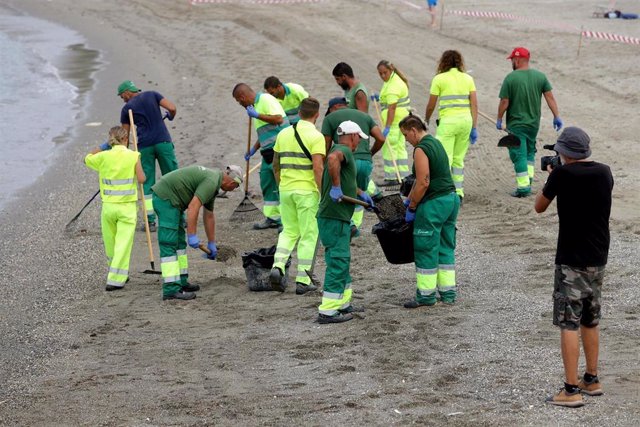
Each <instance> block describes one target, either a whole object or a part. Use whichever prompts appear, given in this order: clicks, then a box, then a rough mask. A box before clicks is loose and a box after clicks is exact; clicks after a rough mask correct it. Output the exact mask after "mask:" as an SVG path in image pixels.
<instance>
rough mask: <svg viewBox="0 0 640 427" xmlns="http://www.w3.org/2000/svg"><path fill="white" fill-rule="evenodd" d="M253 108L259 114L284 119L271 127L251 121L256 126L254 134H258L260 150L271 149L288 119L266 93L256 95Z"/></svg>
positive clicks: (274, 99)
mask: <svg viewBox="0 0 640 427" xmlns="http://www.w3.org/2000/svg"><path fill="white" fill-rule="evenodd" d="M253 107H254V108H255V109H256V111H257V112H258V113H259V114H265V115H267V116H282V117H283V118H284V121H283V122H282V124H280V125H272V124H270V123H267V122H265V121H262V120H259V119H254V120H253V121H254V123H255V126H256V132H257V133H258V142H260V150H265V149H268V148H271V147H272V146H273V144H275V142H276V136H278V133H279V132H280V131H281V130H282V129H284V128H286V127H287V126H289V119H287V115H286V114H285V112H284V109H283V108H282V105H280V103H279V102H278V100H277V99H276V98H275V97H274V96H271V95H269V94H268V93H258V94H256V100H255V102H254V104H253Z"/></svg>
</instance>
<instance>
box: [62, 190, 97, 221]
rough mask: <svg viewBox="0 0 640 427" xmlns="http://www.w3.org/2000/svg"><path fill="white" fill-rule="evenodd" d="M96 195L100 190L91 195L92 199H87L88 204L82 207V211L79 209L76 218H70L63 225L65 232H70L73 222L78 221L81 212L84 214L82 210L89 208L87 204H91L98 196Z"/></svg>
mask: <svg viewBox="0 0 640 427" xmlns="http://www.w3.org/2000/svg"><path fill="white" fill-rule="evenodd" d="M98 194H100V190H98V191H96V194H94V195H93V197H91V198H90V199H89V201H88V202H87V203H86V204H85V205H84V206H83V207H82V209H80V212H78V213H77V214H76V216H74V217H73V218H71V221H69V222H68V223H67V225H65V227H64V229H65V230H66V231H70V230H71V228H73V225H74V224H75V222H76V221H77V220H78V218H79V217H80V215H81V214H82V212H84V210H85V209H86V208H87V206H89V204H90V203H91V202H93V199H95V198H96V197H97V196H98Z"/></svg>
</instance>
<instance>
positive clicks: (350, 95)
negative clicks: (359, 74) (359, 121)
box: [332, 62, 369, 114]
mask: <svg viewBox="0 0 640 427" xmlns="http://www.w3.org/2000/svg"><path fill="white" fill-rule="evenodd" d="M332 73H333V78H334V79H335V80H336V83H337V84H338V86H340V87H341V88H342V90H344V97H345V98H346V100H347V105H348V107H349V108H353V109H356V110H360V111H362V112H363V113H367V114H369V93H368V92H367V88H366V87H365V86H364V85H363V84H362V83H361V82H360V80H358V79H356V78H355V75H354V74H353V69H352V68H351V66H350V65H349V64H347V63H345V62H339V63H337V64H336V66H335V67H333V72H332Z"/></svg>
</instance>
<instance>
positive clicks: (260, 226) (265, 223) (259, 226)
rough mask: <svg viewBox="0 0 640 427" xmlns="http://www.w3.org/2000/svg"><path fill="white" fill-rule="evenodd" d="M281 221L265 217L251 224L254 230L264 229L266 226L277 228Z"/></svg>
mask: <svg viewBox="0 0 640 427" xmlns="http://www.w3.org/2000/svg"><path fill="white" fill-rule="evenodd" d="M281 225H282V223H281V222H280V221H276V220H275V219H271V218H265V220H264V221H262V222H256V223H255V224H253V229H254V230H266V229H268V228H278V227H279V226H281Z"/></svg>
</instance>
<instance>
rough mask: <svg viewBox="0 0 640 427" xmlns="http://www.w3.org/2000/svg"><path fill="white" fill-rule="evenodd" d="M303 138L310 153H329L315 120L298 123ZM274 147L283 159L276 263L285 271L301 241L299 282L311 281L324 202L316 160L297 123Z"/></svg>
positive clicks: (285, 132) (281, 163)
mask: <svg viewBox="0 0 640 427" xmlns="http://www.w3.org/2000/svg"><path fill="white" fill-rule="evenodd" d="M295 130H297V131H298V135H299V136H300V140H301V141H302V143H303V144H304V145H305V147H306V148H307V150H308V151H309V154H311V155H312V156H313V155H314V154H322V155H323V156H324V155H325V141H324V136H323V135H322V133H320V132H319V131H318V130H317V129H316V127H315V126H314V125H313V123H311V122H308V121H306V120H300V121H299V122H298V123H297V124H296V125H295ZM274 151H275V152H276V153H278V158H279V162H280V186H279V189H280V213H281V215H282V226H283V230H282V232H281V233H280V234H279V236H278V246H277V248H276V254H275V258H274V264H273V266H274V267H277V268H279V269H280V271H282V272H284V271H285V264H286V262H287V260H288V259H289V255H291V252H293V250H294V249H295V247H296V243H297V245H298V272H297V274H296V282H297V283H302V284H305V285H308V284H309V283H310V279H309V277H308V276H307V274H306V273H305V271H306V270H309V269H310V268H311V265H312V263H313V255H314V251H315V248H316V242H317V240H318V222H317V221H316V213H317V212H318V205H319V202H320V190H319V189H318V186H317V185H316V181H315V179H314V174H313V162H312V161H311V160H309V158H307V156H306V155H305V153H304V151H303V150H302V148H300V145H299V144H298V142H297V140H296V138H295V135H294V128H293V126H290V127H288V128H287V129H284V130H283V131H282V132H280V133H279V134H278V137H277V138H276V144H275V146H274Z"/></svg>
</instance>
